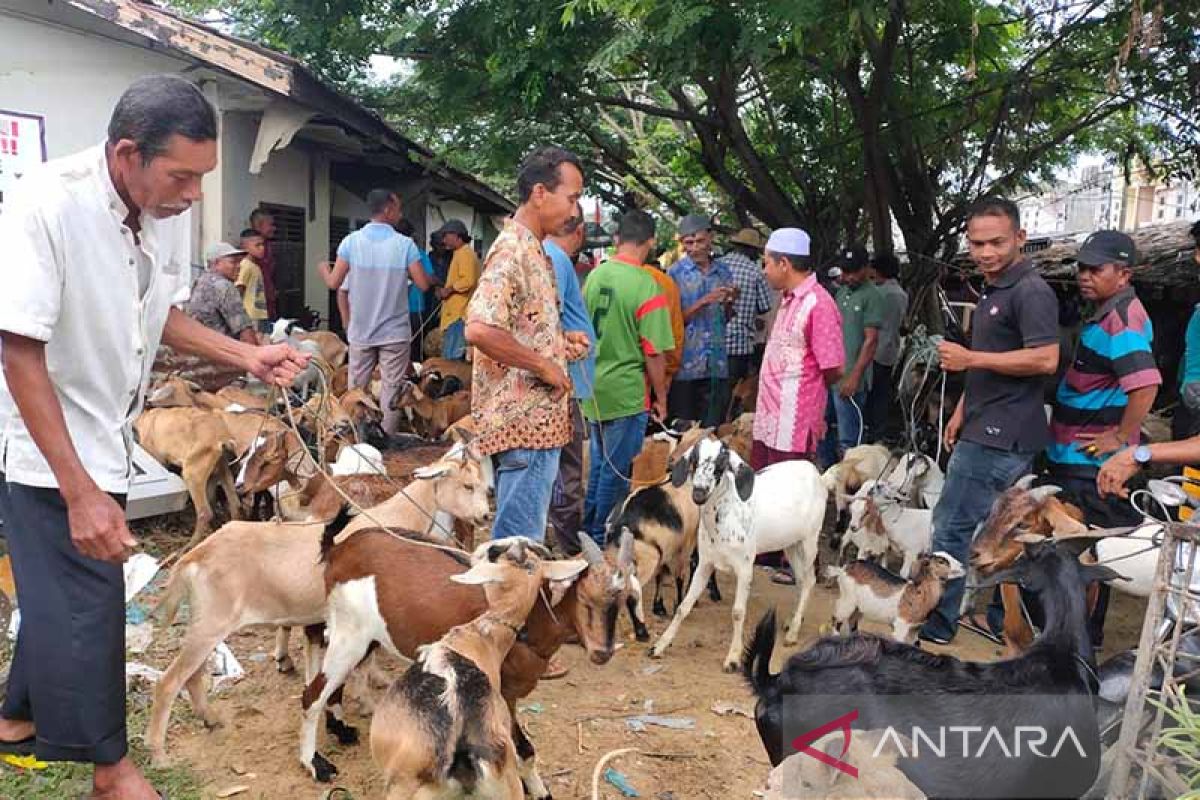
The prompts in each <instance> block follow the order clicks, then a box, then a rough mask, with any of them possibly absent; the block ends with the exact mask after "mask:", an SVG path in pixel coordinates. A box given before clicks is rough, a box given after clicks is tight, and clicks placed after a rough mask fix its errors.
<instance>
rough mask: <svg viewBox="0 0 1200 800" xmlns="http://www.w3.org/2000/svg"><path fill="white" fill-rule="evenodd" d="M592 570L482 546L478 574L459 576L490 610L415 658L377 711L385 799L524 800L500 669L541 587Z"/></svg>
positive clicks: (502, 544) (516, 545) (523, 547)
mask: <svg viewBox="0 0 1200 800" xmlns="http://www.w3.org/2000/svg"><path fill="white" fill-rule="evenodd" d="M587 566H588V564H587V561H584V560H573V561H552V560H550V552H549V551H548V550H546V549H545V548H544V547H543V546H542V545H540V544H537V543H534V542H532V541H530V540H528V539H524V538H521V537H515V538H512V539H501V540H498V541H494V542H488V543H487V544H483V545H480V547H479V548H478V549H477V550H476V551H475V553H474V554H473V556H472V557H471V568H470V569H469V570H467V571H466V572H464V573H461V574H458V575H451V576H450V580H451V581H453V582H454V583H457V584H462V585H464V586H477V587H482V589H483V592H484V597H485V598H486V601H487V610H486V611H484V612H483V613H482V614H481V615H479V616H478V617H476V618H475V619H473V620H471V621H470V622H467V623H464V624H462V625H457V626H455V627H453V628H451V629H450V630H449V631H447V632H446V633H445V634H443V635H442V637H441V638H440V639H439V640H438V641H437V642H435V643H434V644H432V645H425V646H422V647H420V648H418V649H417V659H416V661H415V662H414V663H413V664H412V665H411V666H410V667H409V668H408V670H407V671H406V672H405V673H404V675H403V676H402V677H400V678H399V679H397V680H396V682H395V683H394V684H392V687H391V689H390V690H389V691H388V693H387V694H386V695H385V696H384V698H383V700H382V701H381V702H380V703H379V705H378V706H377V707H376V709H375V714H374V716H373V718H372V720H371V756H372V758H373V759H374V760H375V764H376V765H377V766H379V768H380V769H381V770H382V771H383V774H384V777H385V779H386V782H387V796H388V797H389V798H392V799H393V800H409V798H412V797H417V796H421V795H422V794H430V795H439V796H440V795H442V794H446V793H450V794H458V793H460V792H461V793H464V794H471V795H473V796H477V797H493V798H497V800H520V799H521V798H522V797H524V791H523V790H522V788H521V777H520V774H519V772H518V767H517V753H516V744H515V743H514V741H513V737H512V717H511V715H510V713H509V709H508V704H507V703H506V702H505V700H504V697H503V696H502V695H501V694H500V669H501V664H502V663H503V661H504V659H505V657H506V656H507V655H508V652H509V650H510V649H511V648H512V646H513V644H514V643H516V640H517V635H518V633H519V632H520V631H521V629H522V628H523V627H524V626H525V621H526V618H527V617H528V616H529V612H530V611H531V610H532V608H533V604H534V603H535V602H537V600H538V594H539V592H540V590H541V588H542V582H543V580H546V581H549V582H550V583H551V585H553V584H555V583H559V584H561V583H563V582H573V581H574V580H575V578H576V577H577V576H578V575H579V573H580V572H582V571H583V570H584V569H586V568H587Z"/></svg>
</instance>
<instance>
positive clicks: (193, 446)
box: [133, 408, 241, 547]
mask: <svg viewBox="0 0 1200 800" xmlns="http://www.w3.org/2000/svg"><path fill="white" fill-rule="evenodd" d="M133 427H134V431H135V432H136V433H137V439H138V443H139V444H140V445H141V446H142V447H143V448H145V450H146V452H147V453H149V454H150V455H152V456H154V458H156V459H158V461H159V462H160V463H163V464H170V465H173V466H176V467H179V469H180V473H181V477H182V478H183V482H184V484H186V485H187V490H188V495H189V496H190V497H191V499H192V506H193V507H194V508H195V510H196V524H195V527H194V528H193V529H192V538H191V540H190V541H189V542H188V547H193V546H195V545H196V544H197V543H199V541H200V540H201V539H202V538H204V535H205V534H206V533H208V532H209V531H210V530H212V522H213V510H212V505H211V504H210V503H209V502H208V485H209V482H210V481H211V480H212V479H213V478H216V479H217V481H218V482H219V483H220V484H221V488H222V489H223V490H224V492H225V501H226V503H227V504H228V505H229V513H230V515H231V516H232V517H233V518H234V519H239V518H240V517H241V505H240V503H239V501H238V496H237V490H236V488H235V487H234V485H233V474H232V473H231V472H230V471H229V462H230V461H231V460H232V459H233V458H235V457H236V456H237V443H236V441H235V440H234V438H233V436H232V435H231V434H230V432H229V429H228V428H226V427H225V425H224V424H223V423H222V421H221V419H220V418H219V417H218V416H217V415H216V414H215V413H214V412H212V411H209V410H207V409H203V408H148V409H146V410H145V411H143V412H142V414H141V416H139V417H138V418H137V420H136V421H135V422H134V423H133Z"/></svg>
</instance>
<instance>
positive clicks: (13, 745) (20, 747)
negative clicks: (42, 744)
mask: <svg viewBox="0 0 1200 800" xmlns="http://www.w3.org/2000/svg"><path fill="white" fill-rule="evenodd" d="M36 743H37V736H36V735H34V736H26V737H25V738H24V739H19V740H17V741H15V742H6V741H3V740H0V755H6V756H31V755H33V750H34V745H36Z"/></svg>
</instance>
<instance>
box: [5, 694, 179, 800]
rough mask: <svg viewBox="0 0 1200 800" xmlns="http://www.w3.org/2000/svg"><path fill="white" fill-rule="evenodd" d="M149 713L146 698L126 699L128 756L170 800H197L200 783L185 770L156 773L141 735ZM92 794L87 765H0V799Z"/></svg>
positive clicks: (69, 798)
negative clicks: (26, 767)
mask: <svg viewBox="0 0 1200 800" xmlns="http://www.w3.org/2000/svg"><path fill="white" fill-rule="evenodd" d="M149 713H150V702H149V697H147V696H146V695H144V694H140V693H138V694H135V693H133V692H131V693H130V695H129V716H128V729H129V738H130V742H129V752H130V755H132V756H133V760H134V761H136V762H137V764H138V765H139V766H140V767H141V768H142V770H143V771H144V772H145V774H146V777H147V778H148V779H149V780H150V782H151V783H152V784H153V785H154V787H155V788H156V789H158V790H159V791H160V792H166V794H167V797H169V798H170V800H199V798H200V781H199V779H198V778H197V777H196V775H195V774H194V773H193V772H192V771H191V770H190V769H189V768H188V767H186V766H171V767H167V768H165V769H156V768H154V767H151V766H150V755H149V753H148V752H147V751H146V749H145V747H143V745H142V741H141V733H142V731H143V730H145V727H146V718H147V716H148V715H149ZM91 790H92V767H91V765H90V764H72V763H65V762H64V763H52V764H50V766H49V767H47V768H46V769H42V770H22V769H17V768H16V767H11V766H9V765H7V764H0V798H4V800H75V799H76V798H81V797H87V795H88V793H89V792H90V791H91Z"/></svg>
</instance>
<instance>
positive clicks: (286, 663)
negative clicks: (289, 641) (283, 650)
mask: <svg viewBox="0 0 1200 800" xmlns="http://www.w3.org/2000/svg"><path fill="white" fill-rule="evenodd" d="M275 671H276V672H280V673H283V674H284V675H291V674H292V673H293V672H295V671H296V662H294V661H292V657H291V656H284V657H283V658H277V659H275Z"/></svg>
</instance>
